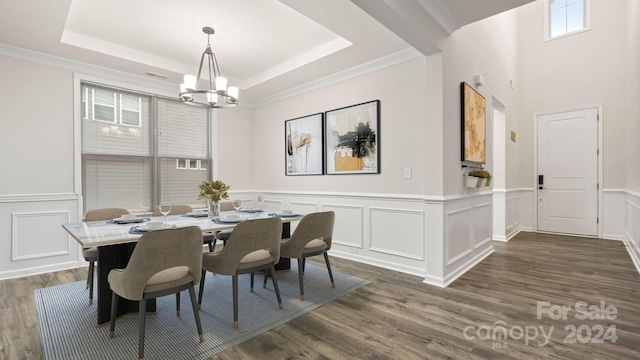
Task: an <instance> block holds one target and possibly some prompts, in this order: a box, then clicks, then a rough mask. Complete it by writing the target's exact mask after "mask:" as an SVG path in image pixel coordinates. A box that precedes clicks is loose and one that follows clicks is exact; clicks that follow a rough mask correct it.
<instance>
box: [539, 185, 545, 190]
mask: <svg viewBox="0 0 640 360" xmlns="http://www.w3.org/2000/svg"><path fill="white" fill-rule="evenodd" d="M544 189H546V188H545V187H544V186H538V190H544Z"/></svg>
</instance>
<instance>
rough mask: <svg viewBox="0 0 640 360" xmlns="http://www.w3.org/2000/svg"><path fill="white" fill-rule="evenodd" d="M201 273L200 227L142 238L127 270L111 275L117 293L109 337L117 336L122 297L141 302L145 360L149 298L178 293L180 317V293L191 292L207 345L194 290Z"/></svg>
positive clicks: (141, 353)
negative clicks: (118, 313) (118, 309)
mask: <svg viewBox="0 0 640 360" xmlns="http://www.w3.org/2000/svg"><path fill="white" fill-rule="evenodd" d="M201 273H202V230H200V228H199V227H197V226H189V227H184V228H177V229H164V230H155V231H149V232H148V233H146V234H144V235H142V237H140V239H139V240H138V243H137V244H136V247H135V249H134V250H133V253H132V254H131V258H130V259H129V263H128V264H127V267H126V268H125V269H113V270H111V271H110V272H109V277H108V280H109V285H110V286H111V290H112V291H113V295H112V300H111V325H110V328H109V337H113V336H114V333H115V326H116V311H117V308H118V298H119V297H123V298H125V299H129V300H134V301H135V300H137V301H139V310H138V319H139V330H138V358H139V359H143V358H144V325H145V314H146V306H147V299H155V298H157V297H160V296H165V295H169V294H174V293H175V294H176V300H177V304H176V306H177V312H178V316H179V315H180V301H179V299H180V292H181V291H182V290H185V289H189V296H190V297H191V306H192V307H193V314H194V316H195V320H196V326H197V328H198V335H200V342H203V341H204V337H203V335H202V326H201V325H200V314H199V312H198V308H197V305H196V296H195V291H194V290H193V286H194V285H195V284H197V283H198V282H199V281H200V276H201Z"/></svg>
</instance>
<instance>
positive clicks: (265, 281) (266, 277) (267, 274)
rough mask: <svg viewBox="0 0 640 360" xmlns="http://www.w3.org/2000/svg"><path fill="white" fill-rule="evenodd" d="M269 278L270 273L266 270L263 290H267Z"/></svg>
mask: <svg viewBox="0 0 640 360" xmlns="http://www.w3.org/2000/svg"><path fill="white" fill-rule="evenodd" d="M268 278H269V272H268V271H266V270H265V272H264V280H263V281H262V288H263V289H266V288H267V279H268Z"/></svg>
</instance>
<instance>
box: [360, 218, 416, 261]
mask: <svg viewBox="0 0 640 360" xmlns="http://www.w3.org/2000/svg"><path fill="white" fill-rule="evenodd" d="M369 219H370V221H369V234H370V239H371V241H370V247H369V250H371V251H375V252H380V253H385V254H390V255H395V256H400V257H405V258H408V259H414V260H424V241H416V239H424V211H419V210H405V209H393V208H379V207H369ZM411 235H413V236H411Z"/></svg>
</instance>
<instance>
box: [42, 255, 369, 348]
mask: <svg viewBox="0 0 640 360" xmlns="http://www.w3.org/2000/svg"><path fill="white" fill-rule="evenodd" d="M291 267H292V269H291V271H285V272H278V285H279V287H280V294H281V296H282V303H283V306H284V309H283V310H280V309H278V301H277V299H276V295H275V292H274V290H273V283H272V282H271V280H269V282H268V283H267V288H266V289H264V288H263V287H262V280H263V275H261V274H256V283H255V288H254V292H253V293H251V292H250V281H249V275H248V274H247V275H241V276H240V277H239V281H238V282H239V291H238V297H239V300H238V301H239V310H238V312H239V319H238V321H239V329H236V330H234V329H233V301H232V290H231V277H230V276H221V275H213V274H211V273H207V277H206V279H207V281H206V284H205V292H204V295H203V299H202V308H201V310H200V320H201V321H202V330H203V332H204V340H205V341H204V343H200V342H199V340H198V332H197V330H196V325H195V319H194V317H193V311H192V310H191V302H190V299H189V293H188V291H186V290H185V291H183V292H182V295H181V299H180V306H181V311H180V314H181V316H180V317H177V316H176V311H175V309H176V308H175V306H176V304H175V295H169V296H164V297H161V298H158V299H157V312H156V314H153V315H147V317H146V336H145V358H146V359H206V358H208V357H210V356H213V355H215V354H217V353H219V352H222V351H224V350H226V349H228V348H231V347H233V346H234V345H237V344H240V343H241V342H243V341H245V340H248V339H250V338H252V337H254V336H256V335H259V334H261V333H263V332H265V331H267V330H270V329H272V328H274V327H276V326H278V325H280V324H283V323H285V322H287V321H289V320H291V319H294V318H296V317H298V316H300V315H302V314H304V313H306V312H308V311H311V310H313V309H316V308H318V307H320V306H322V305H324V304H326V303H328V302H329V301H332V300H335V299H337V298H339V297H340V296H342V295H345V294H347V293H349V292H350V291H353V290H355V289H357V288H359V287H361V286H363V285H366V284H368V283H369V281H368V280H364V279H360V278H357V277H354V276H350V275H346V274H343V273H339V272H336V271H334V272H333V276H334V278H335V283H336V287H335V288H332V287H331V282H330V281H329V275H328V272H327V269H326V268H325V267H319V266H314V265H311V264H307V266H306V269H305V270H306V271H305V276H304V285H305V286H304V290H305V301H300V292H299V287H298V272H297V271H298V270H297V266H296V261H295V260H293V261H291ZM195 290H196V296H197V291H198V287H197V286H196V289H195ZM88 291H89V290H86V289H85V282H84V281H78V282H75V283H70V284H64V285H58V286H53V287H48V288H43V289H38V290H36V291H35V303H36V310H37V313H38V326H39V329H40V338H41V340H42V347H43V352H44V355H45V359H65V360H66V359H109V360H114V359H136V358H137V355H138V317H137V314H135V315H127V316H122V317H120V318H119V319H118V320H117V321H116V331H115V334H116V335H115V337H114V338H112V339H110V338H109V326H108V325H107V326H103V327H99V328H98V327H96V320H97V315H96V311H97V310H96V309H97V308H96V305H95V304H94V305H89V304H88V297H89V293H88Z"/></svg>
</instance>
